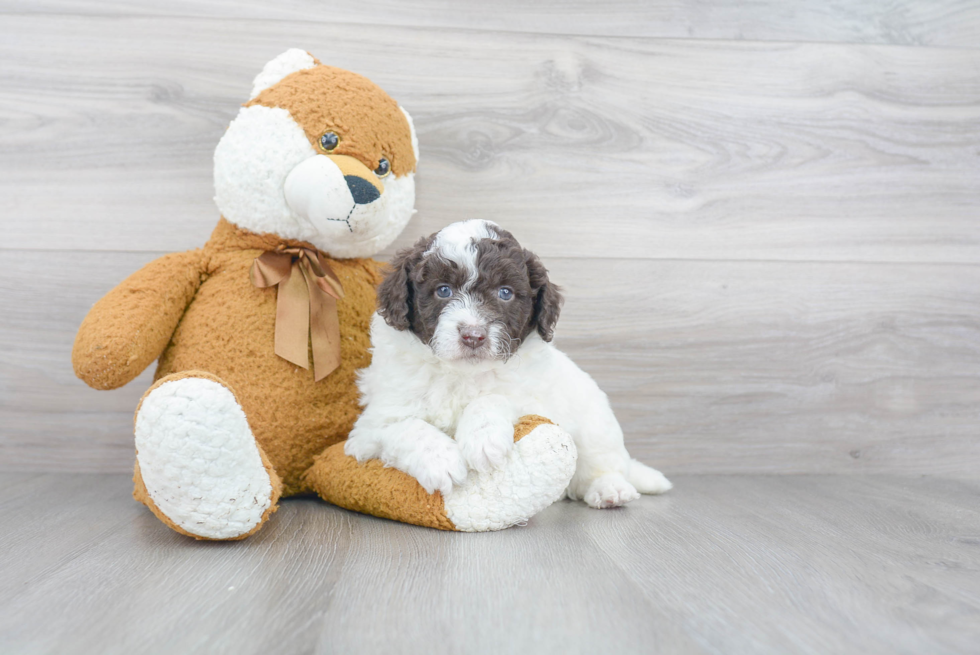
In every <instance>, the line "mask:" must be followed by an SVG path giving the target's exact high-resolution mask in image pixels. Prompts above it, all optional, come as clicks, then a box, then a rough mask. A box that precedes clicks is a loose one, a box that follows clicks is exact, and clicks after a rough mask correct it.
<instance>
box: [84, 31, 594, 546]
mask: <svg viewBox="0 0 980 655" xmlns="http://www.w3.org/2000/svg"><path fill="white" fill-rule="evenodd" d="M418 156H419V152H418V140H417V137H416V133H415V128H414V125H413V123H412V119H411V117H410V116H409V114H408V112H406V111H405V110H404V109H403V108H402V107H400V106H399V105H398V103H397V102H395V101H394V100H393V99H392V98H391V97H390V96H388V94H386V93H385V92H384V91H383V90H381V88H380V87H378V86H377V85H375V84H374V83H372V82H371V81H369V80H368V79H366V78H364V77H362V76H360V75H357V74H355V73H352V72H349V71H346V70H342V69H339V68H334V67H330V66H326V65H324V64H322V63H321V62H320V61H319V60H317V59H315V58H314V57H313V56H312V55H310V54H309V53H308V52H306V51H303V50H298V49H291V50H288V51H286V52H285V53H283V54H281V55H280V56H278V57H276V58H275V59H273V60H272V61H270V62H269V63H268V64H266V65H265V67H264V68H263V69H262V71H261V72H260V73H259V75H258V76H257V77H256V78H255V80H254V84H253V89H252V93H251V96H250V98H249V100H248V101H247V102H246V103H245V104H244V105H243V106H242V108H241V109H240V111H239V112H238V115H237V116H236V117H235V118H234V120H232V122H231V124H230V125H229V127H228V129H227V131H226V133H225V134H224V136H223V137H222V138H221V140H220V142H219V143H218V146H217V148H216V150H215V153H214V188H215V198H214V200H215V203H216V205H217V207H218V210H219V212H220V218H219V220H218V224H217V226H216V227H215V229H214V232H213V233H212V235H211V238H210V239H209V240H208V241H207V243H205V244H204V246H203V247H201V248H198V249H195V250H190V251H188V252H182V253H174V254H170V255H166V256H164V257H161V258H159V259H157V260H155V261H153V262H151V263H149V264H148V265H146V266H145V267H144V268H142V269H141V270H139V271H137V272H136V273H134V274H132V275H131V276H130V277H129V278H127V279H126V280H124V281H123V282H122V283H121V284H119V285H118V286H117V287H116V288H114V289H112V290H111V291H110V292H109V293H108V294H107V295H106V296H104V297H103V298H102V299H101V300H99V301H98V302H97V303H96V304H95V305H94V306H93V307H92V309H91V310H90V311H89V313H88V315H87V316H86V317H85V319H84V320H83V322H82V324H81V326H80V328H79V331H78V335H77V337H76V339H75V344H74V347H73V350H72V364H73V366H74V370H75V373H76V375H77V376H78V377H79V378H80V379H82V380H83V381H84V382H85V383H86V384H88V385H89V386H91V387H94V388H96V389H115V388H118V387H120V386H122V385H124V384H126V383H128V382H130V381H131V380H133V379H134V378H135V377H136V376H137V375H139V374H140V372H142V371H143V370H144V369H145V368H146V367H147V366H149V365H150V364H151V363H152V362H153V361H155V360H158V364H157V369H156V375H155V381H154V384H153V385H152V386H151V387H150V388H149V389H148V390H147V392H146V393H145V394H144V396H143V398H142V399H141V401H140V403H139V405H138V407H137V408H136V413H135V419H134V433H135V445H136V462H135V467H134V478H133V480H134V492H133V495H134V497H135V498H136V500H138V501H140V502H142V503H143V504H145V505H146V506H147V507H148V508H149V509H150V510H151V511H152V512H153V514H155V515H156V516H157V517H158V518H159V519H160V520H161V521H162V522H163V523H165V524H166V525H167V526H169V527H170V528H172V529H173V530H176V531H177V532H179V533H181V534H184V535H188V536H191V537H195V538H197V539H208V540H232V539H242V538H245V537H247V536H249V535H251V534H254V533H255V532H257V531H258V530H260V529H261V528H262V526H263V525H264V524H265V523H266V522H267V520H268V519H269V517H270V515H271V514H272V513H273V512H275V511H276V509H277V507H278V503H279V500H280V498H282V497H287V496H294V495H298V494H310V493H315V494H318V495H319V496H320V497H321V498H323V499H324V500H326V501H328V502H330V503H333V504H335V505H339V506H341V507H345V508H348V509H351V510H355V511H359V512H364V513H369V514H373V515H375V516H381V517H384V518H389V519H394V520H398V521H403V522H408V523H414V524H417V525H424V526H429V527H433V528H439V529H444V530H458V531H485V530H496V529H502V528H506V527H508V526H511V525H514V524H518V523H522V522H523V521H525V520H526V519H527V518H529V517H530V516H532V515H533V514H535V513H536V512H538V511H540V510H541V509H543V508H544V507H547V506H548V505H550V504H551V503H552V502H554V501H555V500H557V499H558V498H559V497H561V496H562V495H563V493H564V490H565V488H566V486H567V484H568V482H569V480H570V479H571V477H572V475H573V473H574V470H575V447H574V444H573V443H572V441H571V438H570V437H569V436H568V434H567V433H565V432H564V431H563V430H561V429H560V428H559V427H558V426H555V425H553V424H552V423H551V422H550V421H548V420H547V419H546V418H543V417H534V416H528V417H523V418H522V419H521V420H520V422H519V423H518V424H517V425H516V426H515V430H514V438H515V442H516V443H515V447H514V448H513V449H512V451H511V454H510V456H509V458H508V459H507V460H506V461H505V462H504V464H503V465H502V466H500V467H498V468H496V469H494V470H491V471H486V472H476V471H471V472H470V474H469V477H468V478H467V479H466V480H465V481H464V482H463V483H462V484H460V485H458V486H456V487H454V488H453V490H452V491H451V492H449V493H447V494H445V495H443V494H442V493H440V492H439V491H434V492H432V493H430V492H429V491H427V490H426V489H424V488H422V486H421V485H420V484H419V483H418V482H417V481H415V480H414V479H413V478H411V477H409V476H407V475H406V474H404V473H402V472H400V471H397V470H395V469H394V468H389V467H386V466H385V465H384V463H383V462H380V461H377V460H373V461H369V462H367V463H365V464H363V465H361V464H358V463H357V461H356V460H354V459H353V458H351V457H347V456H346V455H345V454H344V452H343V442H344V440H345V439H346V437H347V435H348V433H349V432H350V430H351V427H352V426H353V424H354V421H355V420H356V419H357V417H358V415H359V412H360V406H359V404H358V402H359V400H358V392H357V388H356V376H357V371H358V370H359V369H362V368H364V367H366V366H367V365H368V364H369V363H370V359H371V353H370V339H369V327H370V321H371V317H372V315H373V314H374V312H375V302H376V296H375V288H376V286H377V284H378V283H379V282H380V281H381V279H382V276H383V271H384V268H383V265H382V264H381V263H379V262H377V261H375V260H373V259H371V256H372V255H375V254H376V253H378V252H379V251H381V250H382V249H384V248H385V247H386V246H388V245H389V244H390V243H391V242H392V241H393V240H394V239H395V238H396V237H397V236H398V235H399V234H400V233H401V232H402V230H403V229H404V228H405V226H406V224H407V223H408V221H409V219H410V218H411V217H412V214H413V213H414V211H415V210H414V204H415V180H414V177H415V170H416V163H417V161H418Z"/></svg>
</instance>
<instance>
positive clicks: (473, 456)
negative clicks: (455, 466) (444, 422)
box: [456, 416, 514, 473]
mask: <svg viewBox="0 0 980 655" xmlns="http://www.w3.org/2000/svg"><path fill="white" fill-rule="evenodd" d="M456 442H457V443H458V444H459V449H460V451H462V453H463V459H465V460H466V463H467V464H469V466H470V468H471V469H474V470H476V471H480V472H481V473H482V472H484V471H488V470H490V469H492V468H498V467H500V466H502V465H503V464H504V462H505V461H506V460H507V454H508V453H510V451H511V449H512V448H513V447H514V426H513V425H511V424H510V422H509V421H507V420H506V419H504V418H502V417H491V416H487V417H482V418H479V419H477V420H473V421H467V422H462V423H461V424H460V427H459V429H458V430H457V431H456Z"/></svg>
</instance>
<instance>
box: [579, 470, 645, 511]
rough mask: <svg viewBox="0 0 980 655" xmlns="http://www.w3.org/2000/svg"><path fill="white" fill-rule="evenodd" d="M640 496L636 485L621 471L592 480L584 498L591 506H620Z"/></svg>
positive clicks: (600, 507)
mask: <svg viewBox="0 0 980 655" xmlns="http://www.w3.org/2000/svg"><path fill="white" fill-rule="evenodd" d="M639 497H640V494H639V492H637V490H636V487H634V486H633V485H631V484H630V483H629V482H628V481H627V480H626V478H624V477H623V476H622V475H620V474H619V473H607V474H605V475H602V476H599V477H598V478H596V479H595V480H593V481H592V484H590V485H589V488H588V490H587V491H586V492H585V496H584V498H583V500H585V503H586V504H587V505H588V506H589V507H594V508H596V509H607V508H609V507H619V506H621V505H625V504H626V503H628V502H630V501H631V500H636V499H637V498H639Z"/></svg>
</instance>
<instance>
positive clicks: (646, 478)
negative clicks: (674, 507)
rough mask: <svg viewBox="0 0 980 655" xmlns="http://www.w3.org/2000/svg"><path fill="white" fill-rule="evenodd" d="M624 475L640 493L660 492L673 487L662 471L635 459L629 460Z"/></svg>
mask: <svg viewBox="0 0 980 655" xmlns="http://www.w3.org/2000/svg"><path fill="white" fill-rule="evenodd" d="M626 477H627V478H628V479H629V481H630V484H632V485H633V486H634V487H636V490H637V491H639V492H640V493H641V494H662V493H666V492H668V491H670V490H671V489H672V488H673V487H674V485H672V484H671V483H670V480H668V479H667V478H665V477H664V474H663V473H661V472H660V471H658V470H657V469H653V468H650V467H649V466H647V465H646V464H641V463H639V462H638V461H636V460H635V459H631V460H630V466H629V470H628V471H627V476H626Z"/></svg>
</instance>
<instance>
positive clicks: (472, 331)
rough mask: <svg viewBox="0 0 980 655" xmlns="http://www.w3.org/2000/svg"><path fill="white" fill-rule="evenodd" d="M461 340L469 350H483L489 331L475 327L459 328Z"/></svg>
mask: <svg viewBox="0 0 980 655" xmlns="http://www.w3.org/2000/svg"><path fill="white" fill-rule="evenodd" d="M459 340H460V341H462V342H463V345H464V346H466V347H467V348H472V349H473V350H476V349H478V348H482V347H483V346H485V345H486V343H487V330H486V328H482V327H477V326H473V325H467V326H464V327H461V328H459Z"/></svg>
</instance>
